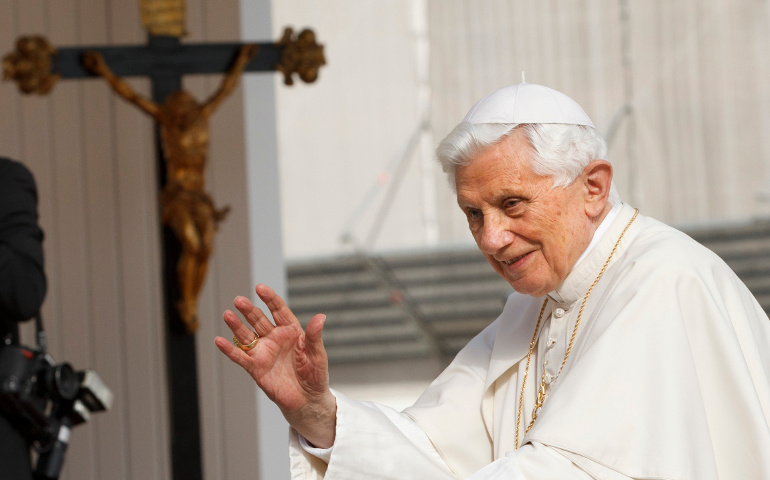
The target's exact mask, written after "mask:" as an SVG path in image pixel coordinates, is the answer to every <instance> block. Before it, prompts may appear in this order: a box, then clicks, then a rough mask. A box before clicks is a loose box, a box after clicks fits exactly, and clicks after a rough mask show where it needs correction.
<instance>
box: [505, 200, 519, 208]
mask: <svg viewBox="0 0 770 480" xmlns="http://www.w3.org/2000/svg"><path fill="white" fill-rule="evenodd" d="M519 203H521V200H518V199H510V200H506V201H505V208H514V207H516V206H517V205H518V204H519Z"/></svg>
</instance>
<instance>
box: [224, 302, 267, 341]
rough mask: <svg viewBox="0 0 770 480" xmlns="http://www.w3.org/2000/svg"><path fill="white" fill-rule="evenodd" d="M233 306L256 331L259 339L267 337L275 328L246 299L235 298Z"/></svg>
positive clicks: (260, 311)
mask: <svg viewBox="0 0 770 480" xmlns="http://www.w3.org/2000/svg"><path fill="white" fill-rule="evenodd" d="M233 305H235V308H237V309H238V311H239V312H241V314H242V315H243V317H244V318H245V319H246V321H247V322H249V324H250V325H251V326H252V327H254V330H256V332H257V334H258V335H259V336H260V337H262V336H265V335H267V334H268V333H270V332H271V331H272V330H273V328H275V327H274V326H273V324H272V323H271V322H270V319H269V318H267V316H266V315H265V314H264V313H262V310H260V309H259V308H257V307H255V306H254V304H253V303H251V300H249V299H248V298H246V297H241V296H238V297H235V300H233Z"/></svg>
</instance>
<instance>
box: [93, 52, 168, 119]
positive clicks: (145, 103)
mask: <svg viewBox="0 0 770 480" xmlns="http://www.w3.org/2000/svg"><path fill="white" fill-rule="evenodd" d="M81 60H82V62H83V66H84V67H85V69H86V70H88V71H89V72H90V73H93V74H94V75H99V76H100V77H103V78H104V79H105V80H107V83H108V84H109V85H110V87H112V89H113V90H114V91H115V93H117V94H118V95H120V96H121V97H123V98H125V99H126V100H128V101H129V102H131V103H133V104H134V105H136V106H137V107H139V108H141V109H142V110H144V112H145V113H147V114H149V115H152V116H153V117H155V119H157V118H158V115H159V114H160V106H158V104H156V103H155V102H153V101H152V100H150V99H149V98H145V97H143V96H141V95H139V94H138V93H136V92H135V91H134V89H133V88H131V86H130V85H129V84H128V83H126V82H125V81H124V80H123V79H121V78H120V77H118V76H117V75H115V74H114V73H113V72H112V70H110V67H109V66H107V62H105V61H104V57H103V56H102V54H101V53H99V52H96V51H93V50H89V51H87V52H84V53H83V56H82V58H81Z"/></svg>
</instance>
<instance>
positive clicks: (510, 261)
mask: <svg viewBox="0 0 770 480" xmlns="http://www.w3.org/2000/svg"><path fill="white" fill-rule="evenodd" d="M530 253H532V252H527V253H525V254H524V255H519V256H518V257H516V258H512V259H510V260H506V261H504V262H503V263H504V264H506V265H513V264H514V263H516V262H518V261H519V260H521V259H522V258H524V257H526V256H527V255H529V254H530Z"/></svg>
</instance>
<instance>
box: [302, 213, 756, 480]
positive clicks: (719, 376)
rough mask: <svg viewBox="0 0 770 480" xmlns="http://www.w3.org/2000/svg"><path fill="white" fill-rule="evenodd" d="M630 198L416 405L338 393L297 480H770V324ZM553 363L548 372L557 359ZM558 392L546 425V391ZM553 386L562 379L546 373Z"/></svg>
mask: <svg viewBox="0 0 770 480" xmlns="http://www.w3.org/2000/svg"><path fill="white" fill-rule="evenodd" d="M633 214H634V210H633V208H631V207H629V206H626V205H623V206H621V207H620V208H619V213H617V215H616V216H615V218H614V219H612V220H611V221H610V222H609V224H608V225H606V226H605V225H603V226H605V227H606V230H605V231H604V233H603V234H602V235H601V236H600V237H599V238H596V239H595V240H596V243H595V244H594V245H593V247H591V248H590V250H589V251H588V253H587V255H585V256H584V258H583V259H582V260H580V261H579V262H578V263H577V265H576V266H575V268H573V270H572V272H570V274H569V275H568V276H567V278H566V279H565V281H564V282H563V283H562V284H561V285H560V286H559V287H558V288H557V289H556V290H555V291H554V292H551V293H550V294H549V295H548V297H549V301H548V305H547V306H546V310H545V312H544V315H543V326H542V328H541V332H540V334H539V337H538V342H537V346H536V348H535V349H534V351H533V354H532V358H531V364H530V372H529V374H528V379H527V384H526V390H525V392H524V396H523V405H522V419H521V427H520V429H521V433H520V435H521V436H522V437H523V438H522V440H521V442H520V443H522V447H521V448H519V449H516V448H515V445H514V443H515V440H514V438H515V432H516V423H517V412H518V409H519V397H520V391H521V386H522V381H523V378H524V371H525V368H526V356H527V352H528V350H529V342H530V340H531V339H532V335H533V331H534V328H535V323H536V321H537V317H538V314H539V312H540V308H541V306H542V303H543V300H544V299H543V298H540V299H537V298H532V297H528V296H524V295H519V294H513V295H511V296H510V298H509V299H508V302H507V303H506V306H505V309H504V311H503V313H502V314H501V315H500V317H499V318H498V319H497V320H496V321H495V322H494V323H492V324H491V325H490V326H489V327H488V328H486V329H485V330H484V331H483V332H482V333H481V334H479V335H478V336H477V337H476V338H474V339H473V340H472V341H471V342H470V343H469V344H468V345H467V346H466V347H465V348H464V349H463V350H462V351H461V352H460V353H459V354H458V355H457V357H456V358H455V360H454V361H453V362H452V364H451V365H450V366H449V367H447V369H446V370H445V371H444V372H443V373H442V374H441V375H440V376H439V377H438V378H437V379H436V380H435V381H434V382H433V383H432V384H431V385H430V387H428V389H427V390H426V391H425V393H424V394H423V395H422V396H421V397H420V399H419V400H418V401H417V403H416V404H415V405H413V406H412V407H409V408H407V409H406V410H404V411H403V412H396V411H394V410H391V409H389V408H387V407H384V406H380V405H376V404H372V403H365V402H364V403H362V402H357V401H354V400H351V399H349V398H347V397H345V396H343V395H341V394H339V393H336V395H337V434H336V439H335V444H334V447H333V450H332V453H331V457H330V458H329V461H328V465H327V462H326V461H323V460H321V459H319V458H318V457H316V456H314V455H311V454H310V453H308V452H307V451H306V449H304V448H303V447H301V446H300V445H299V441H298V437H297V435H296V433H294V432H293V433H292V440H291V446H290V458H291V469H292V478H293V479H296V480H300V479H301V480H316V479H321V478H325V479H327V480H342V479H344V480H368V479H393V480H396V479H398V480H409V479H419V480H424V479H430V480H434V479H457V478H460V479H464V478H467V479H472V480H491V479H500V480H502V479H506V480H516V479H538V480H544V479H549V480H550V479H553V480H556V479H559V480H566V479H581V480H582V479H591V478H595V479H602V480H619V479H627V478H633V479H656V480H659V479H672V480H674V479H675V480H717V479H719V480H732V479H735V480H760V479H763V480H767V479H770V320H768V317H767V315H766V314H765V312H764V311H763V310H762V308H761V307H760V306H759V304H758V303H757V301H756V300H755V299H754V297H753V296H752V295H751V293H750V292H749V291H748V289H747V288H746V287H745V285H743V283H742V282H741V281H740V280H739V279H738V278H737V276H736V275H735V274H734V273H733V272H732V271H731V270H730V268H729V267H728V266H727V265H726V264H725V263H724V262H723V261H722V260H721V259H720V258H719V257H717V256H716V255H715V254H714V253H712V252H711V251H709V250H708V249H706V248H704V247H702V246H701V245H699V244H698V243H696V242H695V241H693V240H692V239H690V238H689V237H688V236H686V235H685V234H683V233H681V232H679V231H677V230H675V229H673V228H670V227H668V226H666V225H664V224H662V223H660V222H658V221H656V220H654V219H651V218H648V217H645V216H643V215H641V214H640V215H639V216H638V217H637V218H636V220H635V221H634V222H633V223H632V224H631V226H630V228H629V229H628V231H627V232H626V234H625V235H624V236H623V239H622V240H621V242H620V244H619V246H618V249H617V251H616V252H615V254H614V255H613V257H612V260H611V262H610V264H609V267H608V268H607V270H606V272H605V273H604V276H603V277H602V278H601V280H600V281H599V282H598V283H597V284H596V286H595V288H594V289H593V291H592V293H591V295H590V297H589V299H588V302H587V304H586V307H585V311H584V313H583V316H582V319H581V321H580V326H579V329H578V336H577V338H576V340H575V343H574V346H573V348H572V351H571V354H570V356H569V358H568V360H567V362H566V364H565V366H564V369H563V370H562V372H561V373H560V374H559V375H558V376H556V373H558V370H559V367H560V365H561V363H562V360H563V358H564V353H565V351H566V346H567V344H568V343H569V337H570V336H571V334H572V330H573V327H574V325H575V321H576V320H577V317H578V310H580V305H581V303H582V300H583V297H584V295H585V294H586V292H587V291H588V289H589V287H590V286H591V284H592V283H593V281H594V279H595V278H596V277H597V275H598V273H599V271H600V270H601V267H602V265H604V262H605V260H606V259H607V257H608V256H609V255H610V251H611V250H612V248H613V246H614V245H615V243H616V242H617V240H618V238H619V237H620V234H621V232H622V231H623V229H624V228H625V226H626V225H627V224H628V222H629V220H630V219H631V217H632V216H633ZM544 364H545V371H544V370H543V365H544ZM543 374H545V375H549V376H550V380H549V391H548V397H547V399H546V401H545V404H544V406H543V409H542V411H541V413H540V414H539V416H538V419H537V421H536V422H535V424H534V426H533V428H532V429H531V431H530V432H529V433H528V434H527V435H526V436H524V429H526V426H527V425H528V424H529V422H530V419H531V417H532V408H533V406H534V403H535V398H536V392H537V387H538V385H539V384H540V381H541V378H543V377H542V375H543ZM546 378H548V377H546Z"/></svg>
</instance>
